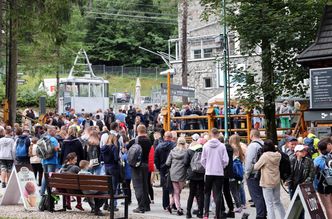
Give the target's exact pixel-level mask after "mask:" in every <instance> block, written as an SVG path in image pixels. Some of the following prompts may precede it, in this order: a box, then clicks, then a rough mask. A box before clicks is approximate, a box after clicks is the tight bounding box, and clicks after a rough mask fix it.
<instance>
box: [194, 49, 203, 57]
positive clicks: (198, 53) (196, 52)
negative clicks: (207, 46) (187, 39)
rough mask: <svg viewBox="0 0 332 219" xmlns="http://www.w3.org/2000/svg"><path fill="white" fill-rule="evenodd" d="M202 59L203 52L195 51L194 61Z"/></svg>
mask: <svg viewBox="0 0 332 219" xmlns="http://www.w3.org/2000/svg"><path fill="white" fill-rule="evenodd" d="M200 58H202V54H201V50H200V49H197V50H194V59H200Z"/></svg>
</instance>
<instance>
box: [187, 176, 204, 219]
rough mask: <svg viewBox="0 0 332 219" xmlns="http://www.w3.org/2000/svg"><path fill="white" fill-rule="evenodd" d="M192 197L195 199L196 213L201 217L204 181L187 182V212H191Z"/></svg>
mask: <svg viewBox="0 0 332 219" xmlns="http://www.w3.org/2000/svg"><path fill="white" fill-rule="evenodd" d="M194 197H196V199H197V204H198V213H199V215H203V207H204V181H203V180H202V181H196V180H190V182H189V197H188V201H187V212H191V208H192V206H193V201H194Z"/></svg>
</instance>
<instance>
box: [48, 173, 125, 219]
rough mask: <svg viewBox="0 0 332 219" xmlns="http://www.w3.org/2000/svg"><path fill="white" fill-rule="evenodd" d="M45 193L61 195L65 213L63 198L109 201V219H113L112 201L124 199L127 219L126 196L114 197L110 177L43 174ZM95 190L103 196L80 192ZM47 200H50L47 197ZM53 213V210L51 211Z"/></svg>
mask: <svg viewBox="0 0 332 219" xmlns="http://www.w3.org/2000/svg"><path fill="white" fill-rule="evenodd" d="M45 179H46V185H47V193H48V195H49V196H51V195H62V197H63V209H62V211H66V201H65V196H78V197H87V198H98V199H110V218H111V219H114V200H116V199H124V201H125V202H124V217H121V218H119V219H128V198H127V196H126V195H114V194H113V187H112V177H111V176H96V175H81V174H80V175H79V174H68V173H52V174H51V176H49V175H48V174H45ZM87 190H95V191H99V192H105V194H83V193H82V191H87ZM49 200H51V198H50V197H49ZM53 211H54V210H53Z"/></svg>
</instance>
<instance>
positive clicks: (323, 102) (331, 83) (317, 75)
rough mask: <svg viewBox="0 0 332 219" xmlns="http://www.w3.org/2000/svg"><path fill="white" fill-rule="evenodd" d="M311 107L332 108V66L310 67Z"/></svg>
mask: <svg viewBox="0 0 332 219" xmlns="http://www.w3.org/2000/svg"><path fill="white" fill-rule="evenodd" d="M310 91H311V94H310V108H311V109H331V108H332V68H319V69H310Z"/></svg>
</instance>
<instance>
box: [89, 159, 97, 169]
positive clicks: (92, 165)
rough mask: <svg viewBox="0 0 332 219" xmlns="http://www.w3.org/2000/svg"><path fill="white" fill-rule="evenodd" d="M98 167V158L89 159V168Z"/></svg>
mask: <svg viewBox="0 0 332 219" xmlns="http://www.w3.org/2000/svg"><path fill="white" fill-rule="evenodd" d="M98 165H99V160H98V158H95V159H91V160H90V166H91V167H95V166H98Z"/></svg>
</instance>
